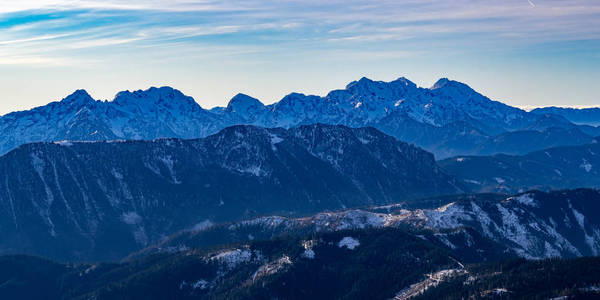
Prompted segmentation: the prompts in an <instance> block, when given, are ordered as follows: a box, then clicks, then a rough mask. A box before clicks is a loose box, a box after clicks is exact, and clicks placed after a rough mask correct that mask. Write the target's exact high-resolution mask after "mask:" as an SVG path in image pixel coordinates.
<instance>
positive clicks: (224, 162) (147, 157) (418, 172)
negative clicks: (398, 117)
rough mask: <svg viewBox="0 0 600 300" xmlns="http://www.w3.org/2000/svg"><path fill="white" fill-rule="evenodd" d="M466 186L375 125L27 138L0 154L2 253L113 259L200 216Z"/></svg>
mask: <svg viewBox="0 0 600 300" xmlns="http://www.w3.org/2000/svg"><path fill="white" fill-rule="evenodd" d="M463 192H464V190H463V189H462V188H461V186H460V184H457V182H456V180H455V179H454V178H453V177H452V176H449V175H447V174H445V173H444V172H443V171H442V170H441V169H440V168H439V167H438V166H437V164H436V162H435V160H434V157H433V155H431V154H430V153H427V152H425V151H423V150H421V149H419V148H417V147H414V146H411V145H409V144H406V143H403V142H400V141H398V140H397V139H395V138H393V137H390V136H388V135H385V134H383V133H381V132H380V131H378V130H376V129H373V128H357V129H356V128H349V127H345V126H341V125H323V124H315V125H305V126H300V127H295V128H292V129H282V128H273V129H266V128H261V127H255V126H251V125H240V126H233V127H228V128H226V129H223V130H222V131H220V132H218V133H217V134H214V135H211V136H208V137H206V138H203V139H195V140H181V139H158V140H153V141H108V142H105V141H97V142H46V143H33V144H27V145H23V146H20V147H19V148H17V149H15V150H13V151H11V152H9V153H7V154H6V155H4V156H1V157H0V216H1V218H0V236H2V238H0V253H29V254H37V255H44V256H47V257H54V258H59V259H71V260H87V259H118V258H120V257H122V256H124V255H127V254H128V253H130V252H132V251H134V250H136V249H139V248H140V247H144V246H147V245H149V244H150V243H154V242H156V241H158V240H160V239H162V238H164V237H165V236H168V235H169V234H172V233H174V232H176V231H179V230H183V229H189V228H193V227H194V226H196V225H197V224H200V225H198V226H202V224H203V222H205V221H206V220H210V221H211V222H217V221H227V220H230V221H231V220H239V219H243V218H248V217H252V216H257V215H262V214H268V213H282V214H293V213H295V214H297V213H314V212H318V211H322V210H327V209H343V208H345V207H357V206H365V205H375V204H378V205H381V204H387V203H393V202H394V201H398V199H414V198H419V197H426V196H434V195H441V194H456V193H463Z"/></svg>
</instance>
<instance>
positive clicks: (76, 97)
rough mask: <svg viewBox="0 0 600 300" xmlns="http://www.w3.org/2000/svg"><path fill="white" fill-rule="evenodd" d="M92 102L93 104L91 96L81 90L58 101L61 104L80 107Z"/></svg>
mask: <svg viewBox="0 0 600 300" xmlns="http://www.w3.org/2000/svg"><path fill="white" fill-rule="evenodd" d="M93 102H95V100H94V99H93V98H92V96H90V94H88V92H87V91H86V90H83V89H79V90H76V91H74V92H73V93H72V94H70V95H69V96H67V97H65V98H64V99H62V100H61V101H60V103H61V104H64V105H70V106H82V105H85V104H88V103H93Z"/></svg>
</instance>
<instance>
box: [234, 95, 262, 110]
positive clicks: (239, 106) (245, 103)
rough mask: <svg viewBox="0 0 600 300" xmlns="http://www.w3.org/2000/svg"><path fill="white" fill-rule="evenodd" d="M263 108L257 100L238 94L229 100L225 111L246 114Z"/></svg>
mask: <svg viewBox="0 0 600 300" xmlns="http://www.w3.org/2000/svg"><path fill="white" fill-rule="evenodd" d="M264 106H265V105H264V104H263V103H262V102H260V101H259V100H258V99H256V98H253V97H250V96H248V95H246V94H242V93H239V94H237V95H235V96H234V97H233V98H231V100H229V103H228V104H227V108H226V110H227V111H228V112H234V113H248V112H252V111H254V110H256V109H260V108H264Z"/></svg>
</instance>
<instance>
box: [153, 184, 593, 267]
mask: <svg viewBox="0 0 600 300" xmlns="http://www.w3.org/2000/svg"><path fill="white" fill-rule="evenodd" d="M599 201H600V192H598V191H597V190H591V189H580V190H571V191H557V192H551V193H543V192H529V193H524V194H519V195H516V196H513V197H507V198H505V199H504V200H502V201H496V200H488V199H484V198H478V197H477V196H473V197H470V199H461V200H458V201H455V202H451V203H449V204H447V205H444V206H442V207H440V208H437V209H415V210H406V209H401V208H400V207H402V206H401V205H400V206H393V207H387V208H388V209H390V211H389V212H382V209H384V208H386V207H373V208H365V209H354V210H346V211H339V212H327V213H319V214H317V215H314V216H310V217H304V218H290V217H279V216H269V217H261V218H256V219H252V220H249V221H243V222H239V223H232V224H230V225H225V226H220V225H219V226H213V227H210V228H203V229H202V230H198V231H186V232H183V233H180V234H178V235H174V236H173V237H171V238H170V239H168V240H165V241H164V242H162V243H161V244H159V245H156V246H154V247H153V248H149V249H146V250H145V253H152V252H155V251H169V249H177V247H184V248H188V247H192V248H193V247H200V246H209V245H211V243H217V244H218V243H228V242H239V241H244V240H248V239H249V238H248V237H249V236H251V237H252V239H270V238H273V237H276V236H280V235H286V234H290V233H296V234H310V233H311V232H323V231H325V232H327V231H342V230H357V229H370V228H384V227H392V228H403V227H405V226H412V227H414V228H417V229H424V230H426V232H429V233H428V236H429V237H430V238H432V239H433V240H435V241H436V242H438V243H440V244H442V245H445V246H447V247H448V248H450V249H453V250H457V249H462V250H461V251H467V250H466V249H470V250H472V251H474V252H477V251H475V250H476V249H484V248H485V247H484V245H485V240H488V241H489V242H491V243H496V244H497V245H501V246H500V247H504V249H506V250H507V251H511V252H513V253H515V254H517V255H519V256H522V257H525V258H546V257H576V256H590V255H598V253H599V251H600V219H599V218H598V217H597V216H595V215H594V212H595V211H597V209H598V208H600V202H599ZM217 236H218V237H219V238H216V237H217ZM482 238H483V240H482ZM496 247H498V246H496Z"/></svg>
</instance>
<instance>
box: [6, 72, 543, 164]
mask: <svg viewBox="0 0 600 300" xmlns="http://www.w3.org/2000/svg"><path fill="white" fill-rule="evenodd" d="M539 118H540V116H539V115H536V114H532V113H527V112H525V111H523V110H520V109H518V108H514V107H510V106H507V105H504V104H502V103H500V102H496V101H491V100H490V99H488V98H487V97H485V96H483V95H481V94H479V93H477V92H476V91H474V90H473V89H471V88H470V87H468V86H467V85H465V84H462V83H459V82H456V81H451V80H448V79H440V80H439V81H438V82H437V83H436V84H435V85H434V86H433V87H432V88H420V87H417V86H416V85H415V84H414V83H412V82H411V81H409V80H408V79H406V78H399V79H397V80H394V81H391V82H383V81H373V80H370V79H368V78H362V79H360V80H358V81H354V82H351V83H350V84H348V85H347V86H346V88H345V89H343V90H335V91H331V92H330V93H328V94H327V95H326V96H324V97H319V96H307V95H303V94H299V93H292V94H289V95H287V96H285V97H284V98H283V99H281V100H280V101H279V102H276V103H274V104H271V105H267V106H265V105H263V104H262V103H261V102H260V101H259V100H257V99H255V98H252V97H250V96H247V95H243V94H238V95H236V96H235V97H233V98H232V99H231V101H230V102H229V104H228V105H227V107H225V108H222V107H217V108H213V109H211V110H205V109H203V108H202V107H200V106H199V105H198V104H197V103H196V102H195V101H194V100H193V99H192V98H191V97H188V96H185V95H184V94H182V93H181V92H180V91H178V90H175V89H172V88H170V87H161V88H150V89H148V90H145V91H141V90H139V91H134V92H129V91H125V92H120V93H118V94H117V95H116V96H115V98H114V100H113V101H97V100H93V99H92V98H91V97H90V96H89V95H88V94H87V93H86V92H85V91H82V90H78V91H76V92H75V93H73V94H72V95H70V96H68V97H67V98H65V99H63V100H62V101H60V102H53V103H50V104H48V105H46V106H42V107H37V108H34V109H32V110H29V111H22V112H15V113H10V114H7V115H5V116H2V117H0V132H1V133H2V134H0V154H3V153H6V152H7V151H9V150H10V149H13V148H15V147H18V146H19V145H22V144H25V143H30V142H40V141H60V140H84V141H85V140H111V139H154V138H161V137H173V138H200V137H205V136H207V135H210V134H213V133H216V132H218V131H219V130H220V129H223V128H225V127H227V126H231V125H236V124H251V125H258V126H263V127H284V128H289V127H293V126H297V125H302V124H314V123H324V124H342V125H346V126H350V127H365V126H372V127H375V128H378V129H380V130H382V131H384V132H385V133H387V134H389V135H392V136H395V137H397V138H400V139H403V140H406V141H407V142H411V143H416V144H417V145H419V146H422V147H425V148H426V149H428V150H430V151H434V152H436V153H440V154H443V155H445V156H446V155H452V154H456V152H457V151H459V152H460V153H464V152H462V149H473V148H475V147H474V145H475V144H477V143H479V142H481V141H482V140H485V139H487V138H488V137H489V136H491V135H495V134H498V133H502V132H505V131H507V130H516V129H520V128H525V127H527V126H529V125H531V124H534V123H535V122H536V121H537V120H538V119H539ZM457 124H459V125H457ZM542 129H543V128H542ZM445 141H448V143H444V142H445ZM457 149H458V150H457Z"/></svg>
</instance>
